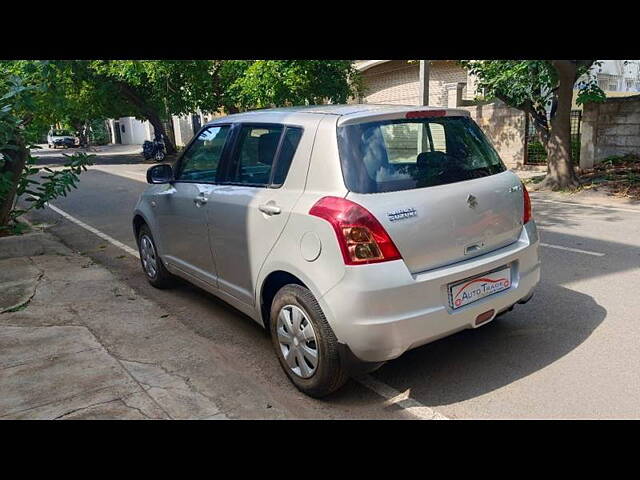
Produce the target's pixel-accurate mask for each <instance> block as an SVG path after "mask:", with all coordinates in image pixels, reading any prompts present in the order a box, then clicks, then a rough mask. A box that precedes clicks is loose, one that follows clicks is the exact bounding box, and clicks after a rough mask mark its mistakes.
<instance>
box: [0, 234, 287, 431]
mask: <svg viewBox="0 0 640 480" xmlns="http://www.w3.org/2000/svg"><path fill="white" fill-rule="evenodd" d="M47 237H48V235H47V234H42V233H40V234H38V233H36V234H31V235H28V236H25V237H22V245H23V248H24V249H25V252H26V253H28V254H31V253H32V252H33V250H34V248H33V247H32V245H30V244H31V243H39V244H42V243H43V242H42V239H43V238H44V240H46V242H44V243H47V244H48V245H50V246H53V247H54V248H53V249H52V250H48V249H44V250H43V251H41V252H40V253H41V254H40V255H29V256H19V257H14V258H8V259H2V260H0V277H1V278H0V280H1V281H0V287H4V286H6V285H7V284H8V283H9V282H12V284H14V285H20V286H23V287H24V288H23V290H24V295H23V296H21V297H20V298H19V299H18V300H16V299H14V298H13V297H14V295H13V294H12V292H13V291H12V290H11V289H7V288H0V302H2V304H3V305H12V309H11V311H8V312H5V313H3V314H2V315H0V391H1V392H3V394H2V395H0V418H14V419H58V418H94V419H95V418H121V419H145V418H152V419H166V418H174V419H203V418H207V419H227V418H281V417H283V416H284V412H283V409H282V408H281V407H280V406H279V405H278V402H277V401H275V400H273V399H271V398H270V395H269V394H265V392H262V391H261V389H260V388H259V387H257V386H255V385H252V384H247V383H246V382H245V381H244V380H245V379H244V378H242V377H239V376H237V375H234V374H233V373H232V372H231V371H230V368H229V365H230V362H229V361H228V359H225V358H224V357H223V356H222V355H220V353H219V352H213V351H212V349H211V348H210V345H209V343H208V342H206V341H203V339H202V337H200V336H198V335H197V334H195V333H194V332H193V331H191V330H189V329H188V328H185V327H184V325H182V324H181V323H180V322H179V321H178V320H177V319H176V318H175V317H174V316H172V315H171V314H170V313H168V312H166V311H165V310H163V309H162V308H160V307H158V306H157V305H156V304H155V303H153V302H151V301H149V300H148V299H147V298H145V297H143V296H141V295H139V294H138V293H137V292H135V291H134V290H133V289H131V288H130V287H129V286H127V285H126V284H124V283H123V282H120V281H118V280H117V279H116V278H115V277H114V276H113V275H112V274H111V273H110V272H109V271H108V270H107V269H106V268H104V267H102V266H100V265H97V264H96V263H94V262H93V261H92V260H91V259H90V258H88V257H86V256H82V255H79V254H77V253H74V252H72V251H71V250H70V249H68V248H65V247H63V246H62V245H60V244H58V243H57V242H56V241H55V240H53V239H50V238H47ZM5 241H6V239H0V251H2V252H6V249H5V248H4V242H5ZM2 282H4V284H3V283H2ZM16 307H19V308H16ZM221 378H222V380H220V379H221Z"/></svg>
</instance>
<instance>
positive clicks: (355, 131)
mask: <svg viewBox="0 0 640 480" xmlns="http://www.w3.org/2000/svg"><path fill="white" fill-rule="evenodd" d="M353 127H355V128H353ZM353 127H352V131H351V132H344V131H343V132H341V133H340V134H339V137H340V141H341V142H343V144H344V143H347V144H348V148H346V146H345V145H342V146H341V161H342V163H343V172H345V171H346V175H345V180H346V181H347V183H348V184H349V183H350V184H351V188H349V185H347V187H348V188H349V189H350V190H352V191H351V192H350V193H349V194H348V196H347V198H349V199H350V200H353V201H355V202H357V203H359V204H361V205H363V206H364V207H365V208H367V209H368V210H369V211H371V213H373V214H374V215H375V216H376V218H378V220H379V221H380V222H381V223H382V225H383V226H384V228H385V229H386V231H387V232H388V233H389V235H390V237H391V238H392V240H393V241H394V243H395V244H396V246H397V247H398V250H399V251H400V253H401V255H402V257H403V259H404V261H405V263H406V264H407V266H408V268H409V269H410V270H411V272H414V273H416V272H421V271H424V270H428V269H431V268H436V267H439V266H443V265H448V264H451V263H455V262H459V261H462V260H465V259H468V258H472V257H475V256H477V255H481V254H483V253H487V252H489V251H491V250H495V249H498V248H501V247H503V246H506V245H509V244H511V243H513V242H515V241H516V240H517V239H518V237H519V235H520V232H521V229H522V213H523V199H522V188H521V184H520V180H519V178H518V177H517V176H516V175H515V174H514V173H512V172H509V171H506V168H505V167H504V165H503V164H502V162H501V161H500V159H499V158H498V156H497V153H495V150H493V148H492V147H491V146H490V144H489V143H488V141H487V140H486V138H485V137H484V135H483V134H482V132H481V131H480V129H479V128H478V127H477V126H476V125H475V124H474V123H473V122H472V121H471V120H470V119H468V118H466V117H442V118H438V119H435V118H434V119H428V120H425V119H416V120H406V119H399V120H397V121H385V122H374V123H371V124H368V125H367V124H363V125H354V126H353ZM355 144H358V145H355ZM358 159H360V160H358ZM345 162H352V163H356V164H357V163H359V164H360V168H359V170H358V171H357V172H355V173H354V172H350V169H351V168H352V167H353V165H349V164H345Z"/></svg>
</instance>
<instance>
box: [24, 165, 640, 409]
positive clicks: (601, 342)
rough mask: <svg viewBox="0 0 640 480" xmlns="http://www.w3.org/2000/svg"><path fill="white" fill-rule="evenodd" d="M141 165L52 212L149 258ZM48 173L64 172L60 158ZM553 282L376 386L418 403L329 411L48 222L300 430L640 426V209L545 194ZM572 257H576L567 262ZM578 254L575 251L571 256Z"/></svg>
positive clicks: (269, 356) (119, 261)
mask: <svg viewBox="0 0 640 480" xmlns="http://www.w3.org/2000/svg"><path fill="white" fill-rule="evenodd" d="M139 160H140V157H139V156H125V155H120V156H117V157H110V156H105V157H102V156H100V157H97V163H98V164H97V165H96V166H95V167H92V168H91V170H90V171H89V172H86V173H84V174H83V175H82V177H81V178H82V180H81V182H80V186H79V188H78V190H75V191H73V192H72V193H71V194H69V195H68V197H66V198H61V199H59V200H56V201H55V202H53V204H54V205H55V206H56V207H58V208H60V209H62V210H63V211H64V212H66V213H68V214H69V215H72V216H73V217H75V218H77V219H79V220H81V221H82V222H85V223H86V224H88V225H90V226H92V227H94V228H96V229H98V230H100V231H101V232H103V233H105V234H107V235H109V236H111V237H113V238H114V239H116V240H118V241H120V242H122V243H124V244H125V245H129V246H131V247H132V248H136V244H135V240H134V238H133V233H132V230H131V212H132V209H133V206H134V204H135V202H136V200H137V197H138V195H139V194H140V193H141V192H142V191H143V190H144V189H145V188H146V183H144V182H145V171H146V169H147V168H148V166H149V165H146V164H140V163H138V162H139ZM43 162H45V163H51V164H55V163H59V162H57V161H56V158H55V156H54V155H52V154H51V153H49V154H47V155H46V159H45V157H44V156H43ZM532 197H533V204H534V217H535V218H536V220H537V222H538V226H539V227H540V231H541V239H542V242H543V243H544V244H545V245H547V246H544V247H541V249H540V251H541V257H542V281H541V284H540V285H539V287H538V290H537V292H536V295H535V296H534V298H533V299H532V300H531V301H530V302H529V303H527V304H526V305H520V306H516V308H515V309H514V310H513V311H512V312H511V313H508V314H506V315H504V316H502V317H500V318H498V319H496V320H495V321H493V322H490V323H489V324H487V325H486V326H484V327H481V328H479V329H475V330H467V331H463V332H460V333H458V334H456V335H453V336H451V337H448V338H445V339H442V340H439V341H437V342H434V343H431V344H429V345H425V346H423V347H420V348H418V349H415V350H413V351H410V352H407V353H406V354H405V355H403V356H402V357H400V358H398V359H396V360H394V361H391V362H389V363H387V364H386V365H385V366H383V367H382V368H381V369H380V370H378V371H377V372H375V373H373V374H372V375H371V378H372V381H373V382H374V383H376V384H378V385H382V388H383V389H384V388H386V387H387V386H388V387H391V388H392V389H393V390H390V391H392V392H399V393H402V394H403V395H404V397H407V396H408V397H410V398H411V399H412V401H411V402H409V403H407V402H402V401H399V402H398V401H388V399H385V398H383V397H381V396H380V395H378V393H380V389H378V393H375V392H374V391H372V390H371V389H369V388H366V387H365V386H363V385H362V384H360V383H357V382H355V381H352V382H350V383H349V384H348V385H347V386H346V388H344V389H343V390H342V391H340V392H338V393H337V394H335V395H333V396H331V397H329V398H327V399H325V400H323V401H317V400H312V399H308V398H306V397H304V396H301V395H300V394H299V392H297V391H296V390H295V389H294V388H293V387H292V386H291V385H290V384H289V383H288V380H287V379H286V377H285V375H284V373H282V372H281V370H280V367H279V365H278V363H277V360H276V358H275V356H274V354H273V352H272V350H271V344H270V343H269V340H268V338H267V336H266V335H265V333H264V332H263V331H262V329H261V328H260V327H259V326H257V324H255V323H254V322H252V321H251V320H250V319H248V318H247V317H246V316H244V315H242V314H240V313H239V312H237V311H236V310H234V309H233V308H231V307H229V306H228V305H226V304H225V303H224V302H222V301H219V300H217V299H216V298H215V297H213V296H212V295H209V294H207V293H205V292H203V291H201V290H199V289H197V288H196V287H192V286H189V285H187V284H184V285H181V286H180V287H179V288H177V289H175V290H172V291H158V290H155V289H153V288H152V287H150V286H149V285H148V284H147V283H146V280H145V279H144V276H143V274H142V272H141V270H140V266H139V264H138V262H137V260H136V259H135V258H133V257H132V256H130V255H127V254H126V253H124V252H123V251H122V250H121V249H118V248H117V247H114V246H112V245H111V244H109V243H108V242H106V241H105V240H103V239H101V238H99V237H97V236H96V235H94V234H93V233H90V232H88V231H87V230H84V229H82V228H80V227H78V226H77V225H75V224H73V223H71V222H69V221H68V220H65V219H63V218H62V217H60V215H58V214H57V213H56V212H54V211H52V210H50V209H47V210H44V211H41V212H37V213H36V214H35V215H34V216H33V218H34V219H35V220H37V221H42V222H46V223H50V224H53V225H54V226H53V227H52V228H51V230H52V232H53V233H54V234H56V235H58V236H59V237H60V238H62V239H63V241H64V242H65V243H67V244H68V245H69V246H71V247H72V248H74V249H75V250H78V251H81V252H83V253H85V254H87V255H90V256H91V257H93V258H94V259H95V260H97V261H99V262H100V263H102V264H104V265H106V266H107V267H108V268H109V269H111V270H112V271H113V272H114V273H116V275H117V276H119V277H120V278H122V279H124V280H125V281H126V282H127V283H129V284H130V285H131V286H132V287H133V288H136V289H137V290H139V291H140V293H141V294H143V295H145V296H147V297H149V298H152V299H154V300H155V301H157V302H158V303H159V304H161V305H162V306H163V307H164V308H167V309H169V310H170V311H172V312H174V313H175V314H176V315H178V316H179V317H180V318H181V319H182V322H183V323H184V324H185V325H187V326H188V327H189V328H192V329H193V330H194V331H195V332H197V333H198V334H200V335H202V336H203V337H205V338H207V339H209V340H210V341H211V344H212V348H219V349H224V350H225V351H226V352H227V354H229V355H232V356H233V358H236V359H237V361H238V364H237V368H238V372H239V374H243V375H251V376H254V377H255V378H256V381H259V382H260V383H261V384H264V385H268V386H269V388H270V389H272V390H273V391H277V392H279V393H278V395H279V398H281V399H282V403H283V404H284V405H286V406H287V411H288V412H289V414H290V416H291V418H411V417H412V415H413V413H412V410H413V411H414V412H415V411H417V410H416V409H415V408H408V407H407V406H409V407H411V406H413V407H415V406H416V405H418V406H425V407H430V408H431V409H434V410H436V411H437V412H439V413H441V414H442V415H445V416H447V417H450V418H479V419H484V418H640V401H639V399H640V376H639V375H638V372H639V371H640V347H638V341H637V339H638V336H639V334H640V322H639V321H638V312H640V296H638V295H636V294H635V292H634V290H635V286H636V285H637V284H638V283H639V282H640V269H639V266H640V209H637V210H633V209H631V208H630V209H611V208H602V207H598V206H595V205H593V206H589V205H587V206H576V205H567V204H563V203H557V202H553V201H551V202H550V201H548V197H545V196H544V195H542V194H534V195H532ZM568 249H569V250H568ZM571 249H573V250H571Z"/></svg>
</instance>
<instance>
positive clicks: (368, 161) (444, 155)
mask: <svg viewBox="0 0 640 480" xmlns="http://www.w3.org/2000/svg"><path fill="white" fill-rule="evenodd" d="M338 146H339V150H340V162H341V164H342V174H343V176H344V181H345V185H346V187H347V188H348V189H349V190H351V191H353V192H356V193H377V192H392V191H397V190H410V189H414V188H423V187H432V186H435V185H444V184H447V183H454V182H461V181H464V180H470V179H472V178H479V177H486V176H488V175H494V174H496V173H500V172H504V171H505V170H506V167H505V166H504V164H503V163H502V161H501V160H500V157H499V156H498V154H497V152H496V151H495V149H494V148H493V147H492V146H491V144H490V143H489V141H488V140H487V138H486V137H485V136H484V134H483V133H482V131H481V130H480V128H479V127H478V126H477V125H476V124H475V123H474V122H473V121H472V120H471V119H470V118H468V117H438V118H425V119H410V120H405V119H398V120H391V121H382V122H369V123H360V124H356V125H346V126H344V127H339V128H338Z"/></svg>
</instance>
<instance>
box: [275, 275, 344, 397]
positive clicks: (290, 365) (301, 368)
mask: <svg viewBox="0 0 640 480" xmlns="http://www.w3.org/2000/svg"><path fill="white" fill-rule="evenodd" d="M296 309H298V310H296ZM299 312H301V313H302V314H303V317H304V318H303V319H302V320H299V322H298V325H299V326H300V329H299V330H298V331H297V334H296V333H295V331H294V330H295V325H296V322H295V321H294V316H295V315H296V314H298V313H299ZM281 314H282V315H283V318H282V319H281V320H280V321H279V318H278V317H279V316H280V315H281ZM287 317H288V319H289V320H290V321H288V320H287ZM270 319H271V322H270V332H271V340H272V343H273V347H274V349H275V351H276V355H277V357H278V360H279V361H280V366H281V367H282V369H283V370H284V371H285V373H286V374H287V376H288V377H289V379H290V380H291V382H292V383H293V384H294V385H295V386H296V388H298V390H300V391H301V392H303V393H305V394H307V395H309V396H310V397H315V398H320V397H324V396H326V395H329V394H331V393H333V392H335V391H336V390H338V389H339V388H340V387H342V386H343V385H344V384H345V383H346V382H347V380H348V379H349V376H348V375H347V373H346V371H345V370H344V368H343V366H342V362H341V360H340V354H339V351H338V340H337V339H336V336H335V334H334V333H333V330H332V329H331V327H330V326H329V323H328V322H327V319H326V318H325V316H324V313H323V312H322V309H321V308H320V305H319V304H318V301H317V300H316V299H315V297H314V296H313V294H312V293H311V292H310V291H309V290H308V289H307V288H305V287H303V286H301V285H295V284H290V285H285V286H284V287H282V288H281V289H280V290H279V291H278V292H277V293H276V295H275V297H274V299H273V303H272V304H271V312H270ZM287 324H288V325H289V327H288V329H289V330H291V331H289V332H287V331H286V329H287ZM308 325H310V326H311V327H312V329H313V332H312V333H313V341H310V342H306V341H305V340H303V334H304V338H311V335H307V334H306V333H305V332H308ZM303 326H304V328H302V327H303ZM292 327H293V328H292ZM287 334H288V336H287ZM287 342H289V343H288V344H287ZM294 342H295V346H294ZM287 345H288V346H287ZM304 347H307V349H308V350H302V348H304ZM313 347H315V348H313ZM313 351H315V353H316V357H315V358H316V360H315V368H313V369H312V368H311V366H312V365H313V360H312V361H309V360H308V359H307V358H308V357H307V356H306V355H307V352H313ZM301 352H302V353H301ZM285 355H286V357H285ZM287 358H288V359H289V361H287ZM292 359H293V360H292ZM301 362H304V363H305V364H306V365H301ZM310 370H312V373H310Z"/></svg>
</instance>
